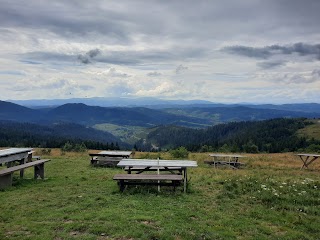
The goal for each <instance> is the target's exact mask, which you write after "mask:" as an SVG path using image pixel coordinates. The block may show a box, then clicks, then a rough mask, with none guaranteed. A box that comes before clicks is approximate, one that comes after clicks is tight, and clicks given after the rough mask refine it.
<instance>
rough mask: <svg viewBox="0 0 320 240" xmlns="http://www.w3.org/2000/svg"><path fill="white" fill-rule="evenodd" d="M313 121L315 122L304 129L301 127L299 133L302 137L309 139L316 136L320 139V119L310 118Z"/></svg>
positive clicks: (316, 138)
mask: <svg viewBox="0 0 320 240" xmlns="http://www.w3.org/2000/svg"><path fill="white" fill-rule="evenodd" d="M308 121H312V122H313V123H314V124H311V125H308V126H306V127H304V128H302V129H299V130H298V132H297V134H298V136H300V137H306V138H307V139H312V138H314V139H315V140H320V121H319V120H308Z"/></svg>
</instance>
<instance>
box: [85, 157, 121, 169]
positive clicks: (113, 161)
mask: <svg viewBox="0 0 320 240" xmlns="http://www.w3.org/2000/svg"><path fill="white" fill-rule="evenodd" d="M122 159H123V158H122V157H99V156H97V157H92V158H91V159H90V163H91V165H92V166H94V167H116V166H117V164H118V163H119V162H120V161H121V160H122Z"/></svg>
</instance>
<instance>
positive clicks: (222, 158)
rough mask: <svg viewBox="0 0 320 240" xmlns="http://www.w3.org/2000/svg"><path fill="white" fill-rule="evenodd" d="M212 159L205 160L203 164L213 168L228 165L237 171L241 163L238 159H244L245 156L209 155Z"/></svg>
mask: <svg viewBox="0 0 320 240" xmlns="http://www.w3.org/2000/svg"><path fill="white" fill-rule="evenodd" d="M209 156H210V157H213V160H205V161H204V162H205V163H207V164H210V165H214V166H215V167H216V166H218V165H228V166H230V167H232V168H234V169H238V168H239V167H240V166H241V165H243V163H241V162H239V158H244V157H245V156H242V155H239V154H218V153H215V154H209Z"/></svg>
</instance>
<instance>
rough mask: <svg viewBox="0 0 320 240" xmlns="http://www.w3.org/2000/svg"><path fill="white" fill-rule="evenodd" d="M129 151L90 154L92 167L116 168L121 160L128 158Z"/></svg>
mask: <svg viewBox="0 0 320 240" xmlns="http://www.w3.org/2000/svg"><path fill="white" fill-rule="evenodd" d="M131 154H132V152H131V151H101V152H98V153H90V154H89V156H90V157H91V159H90V163H91V165H92V166H116V165H117V164H118V163H119V162H120V160H122V159H123V158H129V157H130V156H131Z"/></svg>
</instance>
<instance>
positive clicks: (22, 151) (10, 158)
mask: <svg viewBox="0 0 320 240" xmlns="http://www.w3.org/2000/svg"><path fill="white" fill-rule="evenodd" d="M30 156H32V148H7V149H3V150H0V164H6V165H7V167H11V166H12V165H14V164H15V162H18V163H19V164H20V165H21V164H24V163H26V162H27V160H28V159H30ZM23 172H24V171H23V169H22V170H21V171H20V176H21V177H23Z"/></svg>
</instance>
